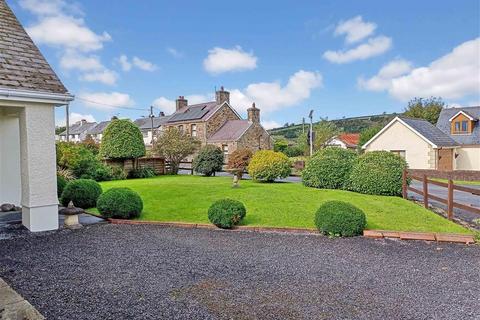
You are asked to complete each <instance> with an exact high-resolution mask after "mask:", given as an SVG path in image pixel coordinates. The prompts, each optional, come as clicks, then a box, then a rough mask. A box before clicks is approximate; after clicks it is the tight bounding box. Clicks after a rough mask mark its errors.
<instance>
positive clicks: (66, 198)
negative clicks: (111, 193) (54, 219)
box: [60, 179, 102, 209]
mask: <svg viewBox="0 0 480 320" xmlns="http://www.w3.org/2000/svg"><path fill="white" fill-rule="evenodd" d="M101 193H102V187H101V186H100V185H99V184H98V182H96V181H95V180H91V179H77V180H73V181H70V182H69V183H67V185H66V186H65V189H64V190H63V193H62V197H61V199H60V202H61V203H62V204H63V205H64V206H67V205H68V203H69V202H70V201H73V204H74V205H75V206H76V207H79V208H83V209H88V208H94V207H95V205H96V204H97V199H98V197H99V196H100V194H101Z"/></svg>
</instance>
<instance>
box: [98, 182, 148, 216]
mask: <svg viewBox="0 0 480 320" xmlns="http://www.w3.org/2000/svg"><path fill="white" fill-rule="evenodd" d="M97 209H98V211H99V212H100V214H101V215H102V216H104V217H106V218H118V219H132V218H137V217H138V216H140V213H142V210H143V201H142V198H140V196H139V195H138V193H136V192H135V191H133V190H131V189H129V188H112V189H109V190H107V191H106V192H105V193H103V194H102V195H101V196H100V197H99V198H98V201H97Z"/></svg>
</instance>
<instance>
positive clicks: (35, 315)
mask: <svg viewBox="0 0 480 320" xmlns="http://www.w3.org/2000/svg"><path fill="white" fill-rule="evenodd" d="M0 319H25V320H44V319H45V317H44V316H42V315H41V314H40V312H38V311H37V309H35V307H34V306H32V305H31V304H30V303H29V302H28V301H27V300H25V299H24V298H23V297H22V296H21V295H19V294H18V293H17V292H16V291H15V290H13V289H12V287H10V286H9V285H8V284H7V283H6V282H5V281H4V280H3V279H2V278H0Z"/></svg>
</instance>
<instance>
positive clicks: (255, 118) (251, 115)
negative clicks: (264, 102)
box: [247, 102, 260, 123]
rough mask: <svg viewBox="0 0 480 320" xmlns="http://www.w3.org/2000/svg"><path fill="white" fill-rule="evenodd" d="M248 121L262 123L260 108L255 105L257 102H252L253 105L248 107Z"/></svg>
mask: <svg viewBox="0 0 480 320" xmlns="http://www.w3.org/2000/svg"><path fill="white" fill-rule="evenodd" d="M247 113H248V121H250V122H254V123H260V109H258V108H257V107H255V102H254V103H252V106H251V107H250V108H248V109H247Z"/></svg>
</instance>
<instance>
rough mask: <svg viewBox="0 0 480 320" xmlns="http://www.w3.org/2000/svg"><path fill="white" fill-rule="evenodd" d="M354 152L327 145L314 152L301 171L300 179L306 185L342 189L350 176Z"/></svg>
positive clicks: (355, 155)
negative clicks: (327, 146)
mask: <svg viewBox="0 0 480 320" xmlns="http://www.w3.org/2000/svg"><path fill="white" fill-rule="evenodd" d="M356 158H357V154H356V152H354V151H352V150H347V149H342V148H338V147H329V148H325V149H322V150H320V151H318V152H316V153H315V155H314V156H313V157H312V159H310V161H308V162H307V165H306V167H305V169H304V170H303V171H302V181H303V184H304V185H306V186H307V187H313V188H322V189H342V188H343V187H344V186H345V182H346V181H347V180H348V178H349V176H350V172H351V171H352V167H353V163H354V162H355V159H356Z"/></svg>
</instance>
